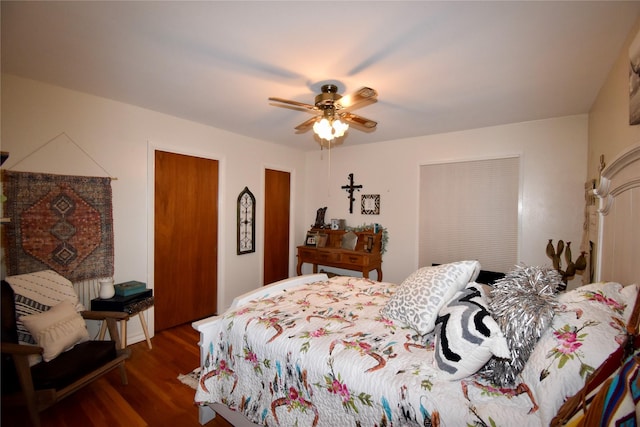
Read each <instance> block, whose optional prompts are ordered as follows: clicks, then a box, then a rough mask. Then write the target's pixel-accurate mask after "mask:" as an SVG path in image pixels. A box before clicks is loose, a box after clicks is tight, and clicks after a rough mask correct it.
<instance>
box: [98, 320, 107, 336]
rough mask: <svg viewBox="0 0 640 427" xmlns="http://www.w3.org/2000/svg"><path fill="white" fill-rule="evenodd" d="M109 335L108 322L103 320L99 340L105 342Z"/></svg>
mask: <svg viewBox="0 0 640 427" xmlns="http://www.w3.org/2000/svg"><path fill="white" fill-rule="evenodd" d="M106 333H107V321H106V320H103V321H102V324H101V325H100V333H99V334H98V340H100V341H104V336H105V334H106Z"/></svg>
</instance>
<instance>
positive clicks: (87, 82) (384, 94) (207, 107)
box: [1, 1, 640, 150]
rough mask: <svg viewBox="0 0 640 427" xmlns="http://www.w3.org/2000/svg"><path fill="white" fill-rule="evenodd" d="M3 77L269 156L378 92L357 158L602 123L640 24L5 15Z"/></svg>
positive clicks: (80, 11) (615, 13)
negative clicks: (456, 139) (606, 88)
mask: <svg viewBox="0 0 640 427" xmlns="http://www.w3.org/2000/svg"><path fill="white" fill-rule="evenodd" d="M1 7H2V9H1V13H2V39H1V42H2V71H3V72H6V73H10V74H15V75H19V76H23V77H27V78H31V79H36V80H41V81H45V82H49V83H52V84H56V85H60V86H63V87H67V88H71V89H75V90H79V91H83V92H88V93H92V94H95V95H99V96H103V97H107V98H111V99H115V100H119V101H123V102H126V103H129V104H134V105H138V106H141V107H145V108H148V109H152V110H156V111H160V112H164V113H167V114H170V115H173V116H177V117H182V118H185V119H189V120H193V121H196V122H200V123H205V124H208V125H211V126H214V127H216V128H221V129H226V130H228V131H230V132H234V133H238V134H242V135H247V136H249V137H254V138H258V139H262V140H266V141H272V142H275V143H279V144H285V145H287V146H291V147H297V148H300V149H302V150H314V149H317V148H318V147H319V146H318V144H317V143H316V142H315V141H314V138H313V135H312V133H311V132H309V133H305V134H296V133H295V132H294V129H293V128H294V127H295V126H296V125H298V124H300V123H302V122H303V121H305V120H307V119H308V118H310V117H311V116H310V115H309V114H308V113H305V112H300V111H293V110H290V109H285V108H278V107H274V106H271V105H270V104H269V102H268V100H267V98H268V97H270V96H275V97H280V98H286V99H292V100H295V101H299V102H305V103H311V104H313V99H314V96H315V95H316V94H317V93H318V92H319V91H320V86H321V85H322V84H323V83H326V82H332V83H337V85H338V87H339V89H340V93H342V94H347V93H350V92H352V91H354V90H356V89H358V88H359V87H361V86H369V87H373V88H375V89H376V90H377V91H378V93H379V98H378V99H379V101H378V102H377V103H375V104H373V105H369V106H366V107H364V108H362V109H358V110H356V111H355V112H356V113H357V114H360V115H362V116H365V117H367V118H371V119H373V120H377V121H378V122H379V124H378V128H377V129H376V130H375V131H374V132H372V133H364V132H359V131H357V130H353V129H352V130H350V131H349V132H348V134H347V137H346V139H345V142H344V143H345V144H365V143H371V142H377V141H386V140H394V139H399V138H406V137H413V136H420V135H429V134H436V133H442V132H449V131H455V130H463V129H473V128H479V127H485V126H492V125H500V124H506V123H515V122H521V121H529V120H537V119H544V118H549V117H557V116H565V115H573V114H582V113H587V112H588V111H589V108H590V107H591V105H592V103H593V101H594V100H595V97H596V96H597V93H598V90H599V88H600V87H601V86H602V84H603V82H604V81H605V79H606V76H607V74H608V72H609V70H610V69H611V67H612V65H613V63H614V61H615V59H616V58H617V56H618V55H619V53H620V49H621V48H622V46H623V44H624V41H625V39H626V37H627V35H628V34H629V32H630V30H631V29H632V27H633V25H634V23H635V22H636V20H637V19H638V16H639V13H640V2H616V1H603V2H598V1H586V2H580V1H560V2H550V1H533V2H520V1H518V2H516V1H512V2H504V1H500V2H487V1H473V2H461V1H447V2H436V1H408V2H405V1H389V2H382V1H335V2H331V1H322V2H317V1H297V2H293V1H284V2H275V1H255V2H247V1H229V2H223V1H197V2H184V1H179V2H173V1H161V2H151V1H136V2H124V1H120V2H53V1H46V2H9V1H2V2H1Z"/></svg>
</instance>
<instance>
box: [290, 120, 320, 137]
mask: <svg viewBox="0 0 640 427" xmlns="http://www.w3.org/2000/svg"><path fill="white" fill-rule="evenodd" d="M316 120H318V118H317V117H311V118H310V119H308V120H305V121H304V122H302V123H300V124H299V125H298V126H296V127H295V129H296V131H297V132H296V133H304V132H306V131H308V130H309V129H311V128H312V127H313V124H314V123H315V122H316Z"/></svg>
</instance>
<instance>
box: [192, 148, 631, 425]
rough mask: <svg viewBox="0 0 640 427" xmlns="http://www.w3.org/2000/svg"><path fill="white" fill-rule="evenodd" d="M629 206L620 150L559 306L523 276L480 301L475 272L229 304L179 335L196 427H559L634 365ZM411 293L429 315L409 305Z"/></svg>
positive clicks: (557, 296) (258, 295) (322, 279)
mask: <svg viewBox="0 0 640 427" xmlns="http://www.w3.org/2000/svg"><path fill="white" fill-rule="evenodd" d="M638 193H640V146H634V147H632V148H631V149H630V150H627V152H625V153H623V154H622V155H621V156H620V157H619V158H618V159H616V160H615V161H614V162H612V163H611V165H610V166H608V167H607V168H605V169H604V170H603V171H602V178H601V181H600V186H599V187H598V189H597V190H596V194H597V196H598V197H599V199H600V200H601V203H600V209H599V211H600V234H599V239H598V242H597V245H596V247H597V248H598V257H597V258H598V260H599V261H598V266H597V268H596V279H597V280H598V281H597V282H594V283H591V284H589V285H585V286H581V287H579V288H577V289H574V290H571V291H567V292H560V293H556V292H555V288H554V283H556V280H557V277H555V276H554V271H552V270H549V269H546V268H544V267H536V266H524V265H522V266H517V267H516V268H514V271H513V272H509V273H507V276H506V277H505V278H504V279H501V280H499V281H498V282H496V283H495V284H494V285H493V286H494V288H492V289H488V288H486V287H485V286H483V285H482V284H477V283H476V282H475V279H476V278H477V276H478V272H479V270H480V266H479V265H478V264H477V262H475V261H460V262H456V263H450V264H443V265H440V266H431V267H426V268H423V269H419V270H417V271H416V272H415V273H414V274H412V275H411V276H410V277H408V278H407V280H405V281H403V282H402V283H401V284H394V283H387V282H376V281H372V280H369V279H365V278H355V277H344V276H338V277H332V278H328V277H327V276H326V275H322V274H315V275H306V276H299V277H294V278H291V279H287V280H284V281H281V282H278V283H275V284H272V285H269V286H265V287H262V288H260V289H258V290H256V291H255V292H251V293H249V294H246V295H243V296H240V297H238V298H236V299H235V300H234V302H233V304H232V306H231V307H230V308H229V310H227V311H226V312H225V313H223V314H222V315H220V316H216V317H212V318H209V319H204V320H202V321H199V322H195V323H194V324H193V326H194V328H195V329H196V330H198V331H199V332H200V342H199V345H200V349H201V373H200V378H199V381H198V387H197V390H196V394H195V402H196V403H197V404H198V406H199V411H200V422H201V424H205V423H207V422H208V421H209V420H211V419H212V418H213V417H215V415H216V413H219V414H220V415H222V416H223V417H224V418H226V419H227V420H228V421H230V422H231V423H232V424H234V425H236V426H237V425H269V426H276V425H281V426H294V425H298V426H337V425H340V426H343V425H345V426H346V425H354V426H374V425H375V426H385V425H386V426H394V425H395V426H404V425H407V426H427V425H434V426H460V425H496V426H506V425H519V426H523V427H524V426H540V425H561V424H564V423H566V422H569V420H570V419H571V418H572V417H574V416H575V413H576V408H578V407H579V406H580V403H581V402H583V401H584V400H585V396H586V393H587V392H590V393H593V390H597V384H596V382H597V383H600V382H602V380H603V379H606V378H607V377H609V376H610V375H611V374H614V375H615V371H616V370H617V368H618V367H619V366H620V365H621V363H622V362H623V361H625V360H628V358H629V357H632V356H633V354H635V353H636V350H635V349H634V348H632V347H633V346H632V345H629V344H628V343H634V342H635V339H634V337H633V336H631V335H630V332H635V331H637V323H638V315H639V314H640V304H636V302H637V301H638V298H637V294H638V286H637V285H636V284H635V283H636V282H637V279H638V277H640V271H639V270H638V266H637V265H636V266H634V265H633V264H637V263H634V262H632V258H631V256H632V254H634V253H635V254H637V253H638V252H637V245H638V242H640V231H638V227H632V226H631V224H632V223H633V222H634V221H635V223H636V224H637V219H638V209H639V208H638V202H637V200H640V195H639V194H638ZM634 198H635V201H634ZM619 201H620V202H619ZM605 217H606V218H605ZM621 224H623V225H621ZM621 227H624V228H623V229H621ZM621 232H622V234H621ZM621 236H624V239H623V240H624V241H623V242H621ZM614 238H615V239H617V240H616V243H615V245H613V244H612V243H611V242H612V241H613V240H612V239H614ZM634 251H635V252H634ZM612 265H613V266H615V267H611V266H612ZM617 271H620V272H621V275H617V274H616V272H617ZM443 277H445V279H443ZM618 277H621V278H624V281H623V279H618ZM600 280H603V281H600ZM610 280H620V281H619V282H613V281H610ZM445 282H446V283H447V284H446V286H445V285H444V283H445ZM452 283H453V285H452ZM530 284H535V286H530ZM425 286H426V287H427V288H428V289H429V292H428V296H429V298H428V301H427V300H426V299H424V300H423V298H425V295H424V294H416V293H415V292H416V290H424V289H425ZM519 287H522V288H523V289H524V290H525V292H524V294H522V293H520V294H519V295H515V294H514V293H513V289H514V288H519ZM529 287H535V291H534V294H535V296H534V297H532V296H531V291H530V290H529ZM434 289H437V290H438V292H436V291H435V290H434ZM440 291H441V292H440ZM501 292H502V293H501ZM523 295H524V296H523ZM514 298H516V299H514ZM517 298H522V299H520V300H518V299H517ZM434 300H438V302H437V303H433V301H434ZM514 301H517V303H516V304H514V303H513V302H514ZM491 304H493V305H491ZM500 304H502V305H500ZM425 305H428V309H425ZM414 306H417V307H418V308H416V307H414ZM407 307H409V308H407ZM513 307H517V308H518V310H515V309H514V308H513ZM415 310H418V312H417V313H418V314H419V315H417V316H416V315H415V314H416V311H415ZM487 313H491V314H490V315H488V314H487ZM505 313H506V314H505ZM541 313H542V314H541ZM545 313H546V314H545ZM543 314H544V315H543ZM507 316H512V317H507ZM513 316H515V317H513ZM509 319H510V320H509ZM520 343H522V344H520ZM623 350H625V351H623ZM630 354H631V356H630ZM596 377H597V378H596ZM596 380H597V381H596ZM587 389H588V390H587ZM572 396H577V397H572Z"/></svg>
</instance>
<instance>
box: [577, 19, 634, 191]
mask: <svg viewBox="0 0 640 427" xmlns="http://www.w3.org/2000/svg"><path fill="white" fill-rule="evenodd" d="M639 33H640V20H638V21H637V22H636V25H635V26H634V28H633V29H632V30H631V32H630V33H629V35H628V36H627V40H626V41H625V43H624V46H622V49H620V54H619V56H618V59H617V60H616V62H615V64H614V65H613V67H612V68H611V71H610V72H609V75H608V76H607V80H606V81H605V83H604V84H603V85H602V87H601V88H600V92H599V93H598V97H597V98H596V100H595V102H594V103H593V106H592V107H591V111H590V112H589V152H588V153H589V159H588V177H589V178H594V179H597V178H598V173H599V172H598V170H599V169H598V167H599V165H600V155H604V160H605V163H607V164H608V163H611V161H612V160H613V159H615V158H616V157H617V156H618V155H619V154H620V153H621V152H623V151H624V150H625V149H627V148H629V147H630V146H631V145H634V144H637V143H639V142H640V126H639V125H635V126H630V125H629V47H630V45H631V43H632V42H633V40H634V38H636V37H640V35H639Z"/></svg>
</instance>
